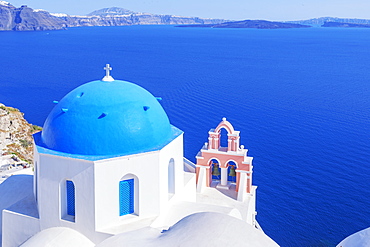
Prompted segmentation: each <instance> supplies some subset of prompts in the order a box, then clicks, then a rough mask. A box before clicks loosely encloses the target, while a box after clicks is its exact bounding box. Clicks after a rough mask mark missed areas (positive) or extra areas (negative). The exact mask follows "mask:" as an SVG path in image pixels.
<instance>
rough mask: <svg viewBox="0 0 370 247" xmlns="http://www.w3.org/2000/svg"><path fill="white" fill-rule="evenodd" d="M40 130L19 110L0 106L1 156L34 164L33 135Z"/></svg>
mask: <svg viewBox="0 0 370 247" xmlns="http://www.w3.org/2000/svg"><path fill="white" fill-rule="evenodd" d="M40 130H41V128H40V127H38V126H35V125H32V124H29V123H28V122H27V121H26V120H25V119H24V117H23V113H22V112H20V111H19V110H18V109H15V108H12V107H6V106H5V105H3V104H0V155H6V154H10V155H12V156H13V157H14V159H16V160H24V161H26V162H27V163H32V160H33V138H32V134H34V133H36V132H38V131H40Z"/></svg>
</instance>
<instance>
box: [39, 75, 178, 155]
mask: <svg viewBox="0 0 370 247" xmlns="http://www.w3.org/2000/svg"><path fill="white" fill-rule="evenodd" d="M108 76H109V75H108ZM106 78H107V77H104V78H103V80H98V81H92V82H89V83H86V84H83V85H81V86H79V87H77V88H76V89H74V90H72V91H71V92H70V93H68V94H67V95H66V96H65V97H64V98H63V99H62V100H60V101H59V102H58V104H57V105H56V106H55V107H54V109H53V110H52V111H51V112H50V114H49V116H48V117H47V119H46V121H45V124H44V127H43V131H42V133H41V142H42V144H43V145H42V146H44V147H46V148H48V149H51V150H55V151H59V152H64V153H69V154H81V155H117V154H133V153H141V152H146V151H150V150H155V149H156V148H159V147H162V146H164V145H165V144H167V143H168V142H169V141H170V139H171V137H172V135H171V133H172V132H171V131H172V130H171V125H170V122H169V119H168V117H167V114H166V113H165V111H164V110H163V108H162V106H161V105H160V104H159V102H158V100H157V98H155V97H154V96H153V95H152V94H151V93H149V92H148V91H147V90H145V89H144V88H142V87H140V86H138V85H136V84H133V83H130V82H127V81H120V80H114V79H113V78H112V77H110V76H109V77H108V80H104V79H106Z"/></svg>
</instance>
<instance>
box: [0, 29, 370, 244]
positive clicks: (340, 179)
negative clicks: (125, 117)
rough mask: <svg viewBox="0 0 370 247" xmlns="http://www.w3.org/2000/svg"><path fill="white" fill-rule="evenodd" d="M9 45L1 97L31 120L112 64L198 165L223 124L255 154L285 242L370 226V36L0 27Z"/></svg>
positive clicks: (321, 239)
mask: <svg viewBox="0 0 370 247" xmlns="http://www.w3.org/2000/svg"><path fill="white" fill-rule="evenodd" d="M0 47H1V53H0V54H1V55H0V102H1V103H3V104H5V105H8V106H13V107H16V108H19V109H20V110H21V111H22V112H24V114H25V115H24V116H25V118H26V119H27V120H28V121H29V122H30V123H32V124H36V125H40V126H42V125H43V123H44V121H45V119H46V117H47V115H48V113H49V112H50V111H51V109H52V108H53V107H54V104H53V101H54V100H60V99H61V98H62V97H63V96H64V95H65V94H67V93H68V92H69V91H71V90H72V89H74V88H75V87H77V86H79V85H81V84H83V83H86V82H89V81H92V80H97V79H101V78H103V76H104V75H105V71H104V70H103V67H104V66H105V65H106V64H107V63H109V64H110V65H111V66H112V67H113V70H112V71H111V73H112V76H113V77H114V78H115V79H121V80H126V81H130V82H134V83H136V84H138V85H140V86H142V87H144V88H146V89H147V90H149V91H150V92H151V93H152V94H153V95H154V96H156V97H162V99H163V100H162V101H161V104H162V106H163V107H164V109H165V110H166V112H167V114H168V116H169V119H170V121H171V123H172V124H173V125H175V126H177V127H178V128H180V129H181V130H183V131H184V132H185V143H184V145H185V150H184V155H185V157H186V158H188V159H190V160H191V161H195V155H196V154H197V152H198V151H199V150H200V148H201V147H202V145H203V144H204V142H207V138H208V131H209V130H210V129H211V128H215V127H216V126H217V125H218V123H219V122H220V121H221V119H222V118H223V117H226V118H227V120H228V121H230V122H231V123H232V124H233V125H234V127H235V129H236V130H238V131H240V135H241V144H243V145H244V146H245V148H247V149H249V152H248V155H249V156H252V157H254V159H253V166H254V168H253V171H254V173H253V184H254V185H257V186H258V189H257V212H258V215H257V220H258V222H259V224H260V225H261V227H262V229H263V230H264V231H265V233H266V234H267V235H269V236H270V237H271V238H272V239H274V240H275V241H276V242H277V243H278V244H279V245H281V246H288V247H289V246H293V247H295V246H299V247H302V246H303V247H305V246H315V247H319V246H320V247H321V246H336V245H337V244H338V243H339V242H340V241H341V240H342V239H343V238H345V237H347V236H348V235H350V234H352V233H355V232H356V231H359V230H361V229H364V228H367V227H370V210H369V209H370V197H369V194H370V29H366V28H363V29H361V28H347V29H346V28H302V29H275V30H266V29H265V30H262V29H228V28H224V29H221V28H219V29H217V28H179V27H174V26H123V27H82V28H70V29H68V30H63V31H40V32H0ZM210 234H213V233H211V232H210Z"/></svg>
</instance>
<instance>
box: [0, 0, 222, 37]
mask: <svg viewBox="0 0 370 247" xmlns="http://www.w3.org/2000/svg"><path fill="white" fill-rule="evenodd" d="M224 21H225V20H222V19H202V18H198V17H183V16H174V15H156V14H150V13H137V12H133V11H130V10H126V9H123V8H117V7H112V8H105V9H101V10H96V11H94V12H92V13H90V14H88V15H86V16H70V15H66V14H50V13H49V12H47V11H45V10H33V9H31V8H29V7H27V6H25V5H23V6H21V7H20V8H16V7H14V6H13V5H11V4H10V3H8V2H5V1H0V30H3V31H37V30H61V29H65V28H67V27H84V26H125V25H179V24H215V23H221V22H224Z"/></svg>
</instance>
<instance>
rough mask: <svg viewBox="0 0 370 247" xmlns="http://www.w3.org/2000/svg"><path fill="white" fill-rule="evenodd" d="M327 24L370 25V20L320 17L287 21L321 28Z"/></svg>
mask: <svg viewBox="0 0 370 247" xmlns="http://www.w3.org/2000/svg"><path fill="white" fill-rule="evenodd" d="M326 22H337V23H355V24H370V20H368V19H356V18H338V17H320V18H314V19H309V20H299V21H287V22H286V23H294V24H302V25H316V26H319V25H320V26H321V25H323V24H324V23H326Z"/></svg>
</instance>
